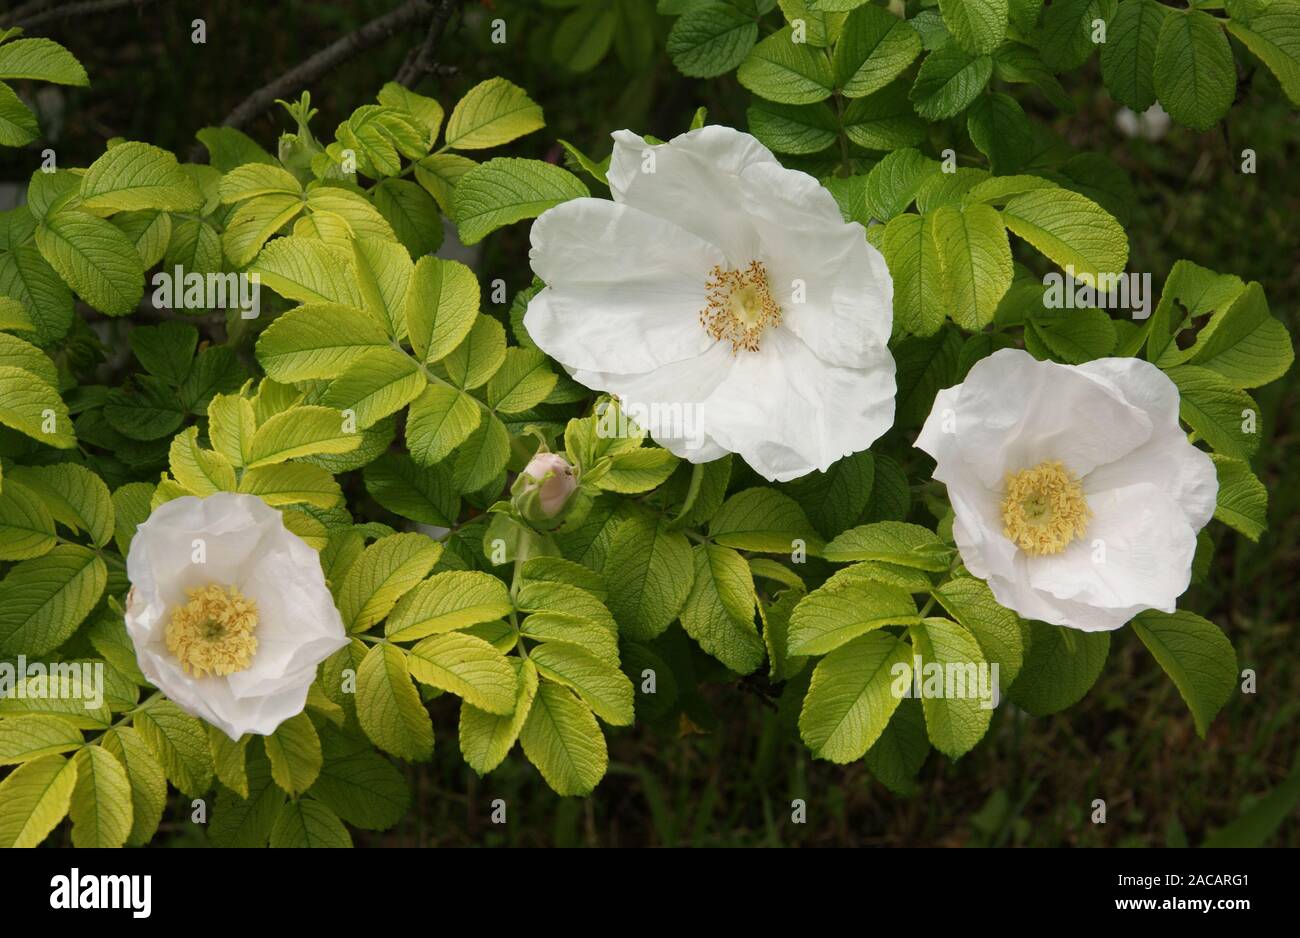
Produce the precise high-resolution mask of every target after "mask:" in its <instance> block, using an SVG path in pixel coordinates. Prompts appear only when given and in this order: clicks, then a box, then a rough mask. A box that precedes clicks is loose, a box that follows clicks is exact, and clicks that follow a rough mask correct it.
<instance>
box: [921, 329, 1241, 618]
mask: <svg viewBox="0 0 1300 938" xmlns="http://www.w3.org/2000/svg"><path fill="white" fill-rule="evenodd" d="M916 445H917V446H918V447H920V448H921V449H923V450H925V451H926V452H927V453H929V454H930V455H931V456H933V457H934V458H935V460H936V461H937V463H938V465H937V467H936V468H935V471H934V477H935V478H936V479H938V480H939V481H941V482H944V483H945V484H946V485H947V486H948V495H949V498H950V499H951V501H952V507H953V511H954V514H955V520H954V521H953V529H952V530H953V537H954V539H955V540H956V542H957V547H958V549H959V550H960V551H961V559H962V562H963V563H964V564H965V565H966V567H967V569H969V570H970V572H971V573H973V574H974V575H975V576H977V577H980V578H982V579H985V580H987V581H988V584H989V588H990V589H992V591H993V595H994V597H995V598H996V599H997V601H998V602H999V603H1001V604H1002V605H1004V606H1007V607H1008V608H1011V609H1014V610H1015V611H1016V612H1018V613H1020V614H1021V615H1022V616H1025V617H1027V618H1031V619H1041V620H1043V621H1044V622H1050V623H1053V624H1055V625H1066V626H1070V627H1071V628H1076V629H1082V630H1083V631H1087V632H1094V631H1105V630H1110V629H1117V628H1119V627H1120V626H1122V625H1124V623H1126V622H1128V621H1129V620H1130V619H1131V618H1133V616H1135V615H1137V614H1138V613H1139V612H1141V611H1143V610H1144V609H1159V610H1161V611H1163V612H1173V611H1174V604H1175V602H1176V600H1177V599H1178V597H1179V596H1180V595H1182V593H1183V592H1184V591H1185V590H1186V589H1187V584H1188V582H1189V580H1190V578H1191V566H1192V556H1193V554H1195V552H1196V534H1197V532H1198V531H1200V529H1201V528H1203V527H1205V524H1206V523H1207V522H1208V521H1209V520H1210V516H1211V515H1213V514H1214V503H1215V498H1216V496H1217V494H1218V490H1219V483H1218V478H1217V475H1216V473H1215V470H1214V463H1213V462H1211V460H1210V457H1209V456H1208V455H1206V454H1205V453H1203V452H1202V451H1201V450H1199V449H1197V448H1196V447H1195V446H1193V445H1192V444H1191V443H1190V442H1188V440H1187V435H1186V434H1185V433H1184V432H1183V430H1182V429H1181V428H1180V427H1179V425H1178V390H1177V388H1176V387H1175V386H1174V383H1173V382H1172V381H1170V380H1169V378H1168V377H1166V376H1165V374H1164V373H1163V372H1162V371H1161V370H1160V369H1159V368H1157V367H1155V366H1154V365H1152V364H1150V363H1149V362H1144V361H1140V360H1138V359H1135V358H1102V359H1098V360H1097V361H1092V362H1088V363H1087V364H1085V365H1078V366H1074V365H1060V364H1056V363H1054V362H1040V361H1037V360H1036V359H1034V357H1033V356H1031V355H1030V354H1029V353H1027V352H1023V351H1020V350H1019V349H1003V350H1002V351H999V352H996V353H994V354H993V355H991V356H989V357H988V358H986V359H984V360H983V361H980V362H978V363H976V365H975V366H974V367H973V368H972V369H971V370H970V374H968V375H967V376H966V380H965V381H964V382H963V383H962V384H959V385H957V386H956V387H952V388H948V389H946V390H944V391H940V392H939V395H938V397H937V398H936V399H935V402H934V409H933V410H932V411H931V412H930V416H929V418H928V419H927V420H926V423H925V426H924V427H923V428H922V430H921V434H920V436H919V437H918V438H917V441H916Z"/></svg>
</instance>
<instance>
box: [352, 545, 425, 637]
mask: <svg viewBox="0 0 1300 938" xmlns="http://www.w3.org/2000/svg"><path fill="white" fill-rule="evenodd" d="M441 554H442V546H441V545H440V544H438V543H437V542H436V541H433V540H431V539H430V538H427V537H425V536H424V535H423V534H414V533H403V534H390V535H388V536H387V537H381V538H380V539H379V540H377V541H375V543H373V544H371V545H370V546H369V547H367V548H366V551H365V553H364V554H362V555H361V558H360V559H359V560H357V561H356V563H354V564H353V565H352V566H351V567H350V568H349V569H348V572H347V576H346V577H344V579H343V583H342V585H341V586H340V587H339V591H338V606H339V612H340V613H341V614H342V616H343V624H344V625H345V626H347V629H348V631H349V632H363V631H365V630H367V629H369V628H370V627H371V626H372V625H374V624H375V623H376V622H379V621H380V620H381V619H383V618H384V617H385V616H386V615H388V613H389V611H390V610H391V609H392V608H393V605H394V604H395V603H396V602H397V601H398V600H399V599H400V598H401V597H402V596H403V595H405V594H406V593H407V592H408V591H409V590H410V589H411V588H412V587H413V586H415V584H416V583H418V582H419V581H420V580H422V579H424V578H425V576H427V575H428V573H429V571H430V570H431V569H433V565H434V564H435V563H437V561H438V557H439V556H440V555H441Z"/></svg>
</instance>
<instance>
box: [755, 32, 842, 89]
mask: <svg viewBox="0 0 1300 938" xmlns="http://www.w3.org/2000/svg"><path fill="white" fill-rule="evenodd" d="M736 78H737V79H738V80H739V81H740V83H741V84H742V85H744V86H745V87H746V88H748V89H749V90H750V91H752V92H754V94H756V95H758V96H759V97H761V98H767V99H768V100H769V101H776V102H778V103H780V104H815V103H816V102H818V101H824V100H826V99H827V98H829V97H830V96H831V92H832V91H833V90H834V88H835V74H834V72H833V71H832V69H831V62H830V59H829V58H828V57H827V55H826V53H825V52H823V51H822V50H820V49H815V48H812V47H811V46H810V45H809V44H808V43H804V42H795V41H794V34H793V32H792V30H791V28H790V27H789V26H785V27H783V28H782V29H780V30H778V31H777V32H775V33H773V34H772V35H770V36H768V37H767V38H766V39H764V40H763V41H761V42H760V43H759V44H758V45H756V46H754V48H753V49H751V50H750V52H749V54H748V55H747V56H746V57H745V60H744V61H743V62H741V63H740V68H739V69H737V71H736Z"/></svg>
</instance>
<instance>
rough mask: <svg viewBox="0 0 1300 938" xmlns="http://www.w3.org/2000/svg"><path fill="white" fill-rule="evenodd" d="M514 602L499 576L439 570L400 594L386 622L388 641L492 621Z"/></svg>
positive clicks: (420, 636) (414, 637) (399, 640)
mask: <svg viewBox="0 0 1300 938" xmlns="http://www.w3.org/2000/svg"><path fill="white" fill-rule="evenodd" d="M513 608H514V606H513V605H512V604H511V602H510V595H509V593H507V591H506V586H505V584H504V583H502V582H501V581H500V580H498V579H497V578H496V577H494V576H492V575H490V574H487V573H481V572H479V571H474V570H453V571H448V572H446V573H439V574H437V575H435V576H433V577H431V578H430V579H428V580H426V581H424V582H423V583H421V584H420V585H419V586H417V587H416V588H415V589H413V590H411V592H409V593H407V594H406V595H405V596H403V597H402V598H401V600H400V601H399V602H398V603H397V605H396V607H394V609H393V611H392V614H391V615H389V617H388V621H387V622H386V623H385V624H384V634H385V636H387V638H388V640H389V641H393V642H409V641H414V640H416V639H420V638H424V637H426V636H429V635H435V634H438V633H441V632H450V631H453V630H455V629H463V628H466V627H468V626H471V625H478V624H479V623H482V622H491V621H493V620H495V619H500V618H502V617H504V616H507V615H509V614H510V611H511V610H512V609H513Z"/></svg>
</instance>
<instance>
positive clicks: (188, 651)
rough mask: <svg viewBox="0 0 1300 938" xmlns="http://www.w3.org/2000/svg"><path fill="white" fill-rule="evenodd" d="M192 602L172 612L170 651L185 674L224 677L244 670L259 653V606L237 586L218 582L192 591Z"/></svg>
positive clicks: (168, 630)
mask: <svg viewBox="0 0 1300 938" xmlns="http://www.w3.org/2000/svg"><path fill="white" fill-rule="evenodd" d="M188 595H189V597H190V601H189V602H187V603H186V604H185V605H184V606H181V607H180V608H179V609H176V610H175V611H173V612H172V617H171V621H170V622H168V623H167V632H166V639H167V650H168V651H170V652H171V653H172V654H173V655H175V656H176V659H177V660H178V661H179V662H180V663H181V667H182V668H184V669H185V671H186V673H188V674H193V675H194V676H195V677H203V676H205V675H207V674H216V675H219V676H223V677H224V676H225V675H227V674H234V673H235V672H236V671H243V670H244V669H245V668H247V667H248V666H249V665H250V664H252V663H253V654H254V652H256V651H257V638H256V637H254V635H253V632H254V630H255V629H256V628H257V604H256V603H255V602H253V601H252V600H251V599H246V598H245V597H243V596H241V595H240V594H239V590H237V589H235V587H233V586H231V587H221V586H218V585H217V584H216V583H209V584H208V585H207V586H200V587H197V588H195V589H192V590H189V591H188Z"/></svg>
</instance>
